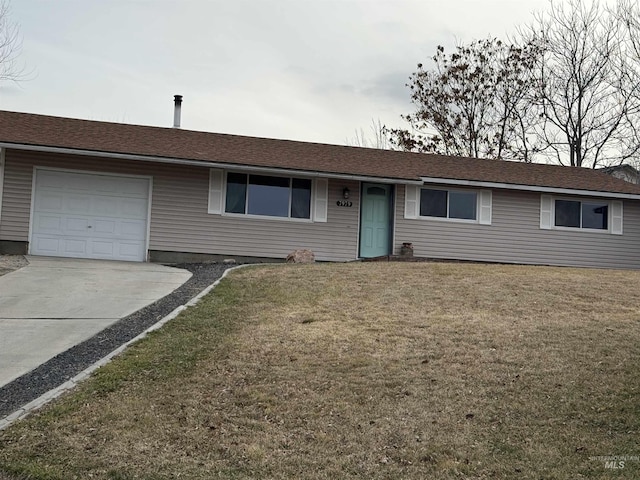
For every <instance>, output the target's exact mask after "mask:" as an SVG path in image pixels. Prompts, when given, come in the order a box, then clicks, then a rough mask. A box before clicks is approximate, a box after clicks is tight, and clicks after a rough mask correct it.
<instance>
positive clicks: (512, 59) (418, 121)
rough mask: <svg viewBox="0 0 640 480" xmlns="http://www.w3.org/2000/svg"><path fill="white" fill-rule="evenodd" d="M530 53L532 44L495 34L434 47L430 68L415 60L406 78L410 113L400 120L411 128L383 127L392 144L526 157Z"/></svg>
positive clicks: (529, 120) (532, 149) (528, 149)
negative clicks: (511, 42) (516, 42)
mask: <svg viewBox="0 0 640 480" xmlns="http://www.w3.org/2000/svg"><path fill="white" fill-rule="evenodd" d="M535 55H536V50H535V48H534V45H533V44H532V45H527V46H525V47H521V46H517V45H507V44H505V43H503V42H502V41H501V40H498V39H495V38H489V39H486V40H477V41H474V42H472V43H470V44H469V45H459V46H458V47H456V50H455V51H454V52H453V53H451V54H447V53H445V50H444V48H443V47H442V46H439V47H438V48H437V52H436V54H435V55H434V56H433V57H432V60H433V68H425V67H424V66H423V65H422V64H418V70H417V71H416V72H415V73H413V74H412V75H411V77H410V78H409V79H410V83H409V84H408V86H409V88H410V89H411V99H412V102H413V103H414V105H415V106H416V111H415V112H413V113H411V114H409V115H405V116H404V117H403V118H404V119H405V120H407V121H408V122H409V124H410V125H411V129H412V130H411V131H409V130H403V129H390V130H388V133H389V134H390V136H391V140H392V142H393V143H394V144H395V145H396V146H398V147H399V148H401V149H404V150H411V151H422V152H436V153H443V154H448V155H460V156H468V157H492V158H508V159H517V160H524V161H531V159H532V157H533V154H534V153H535V151H536V147H535V146H534V145H533V144H532V143H531V139H532V136H531V132H532V128H531V124H532V122H534V121H536V119H537V116H536V115H535V112H534V111H533V110H532V109H531V108H529V107H527V105H526V102H527V98H528V97H529V95H530V91H531V87H532V78H531V69H532V66H533V64H534V57H535Z"/></svg>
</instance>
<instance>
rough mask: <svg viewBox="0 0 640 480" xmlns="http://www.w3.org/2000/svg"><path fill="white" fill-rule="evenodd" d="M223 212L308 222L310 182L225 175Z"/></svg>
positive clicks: (245, 175) (259, 176) (283, 178)
mask: <svg viewBox="0 0 640 480" xmlns="http://www.w3.org/2000/svg"><path fill="white" fill-rule="evenodd" d="M225 212H226V213H239V214H248V215H264V216H269V217H285V218H286V217H289V218H302V219H308V218H311V180H308V179H302V178H289V177H271V176H266V175H248V174H246V173H232V172H229V173H228V174H227V194H226V202H225Z"/></svg>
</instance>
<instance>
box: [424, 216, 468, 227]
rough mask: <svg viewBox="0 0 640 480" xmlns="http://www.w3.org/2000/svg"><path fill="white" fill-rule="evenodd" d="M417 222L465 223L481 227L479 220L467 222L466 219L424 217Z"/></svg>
mask: <svg viewBox="0 0 640 480" xmlns="http://www.w3.org/2000/svg"><path fill="white" fill-rule="evenodd" d="M417 220H432V221H434V222H446V223H463V224H467V225H480V222H479V221H478V220H466V219H464V218H444V217H422V216H419V217H418V218H417Z"/></svg>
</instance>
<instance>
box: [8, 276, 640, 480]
mask: <svg viewBox="0 0 640 480" xmlns="http://www.w3.org/2000/svg"><path fill="white" fill-rule="evenodd" d="M639 327H640V272H634V271H629V272H623V271H611V270H589V269H570V268H547V267H524V266H496V265H470V264H445V263H436V264H430V263H355V264H316V265H307V266H299V265H298V266H296V265H275V266H260V267H250V268H245V269H241V270H238V271H236V272H233V273H232V274H230V276H229V277H227V279H225V280H224V281H223V282H222V283H221V285H220V286H219V287H218V288H217V289H216V290H214V292H213V293H212V294H210V295H209V296H207V297H206V298H205V299H204V300H203V301H202V302H201V303H199V304H198V305H197V306H196V307H194V308H191V309H189V310H187V311H186V313H184V314H183V315H181V316H180V317H178V318H177V319H175V320H173V321H172V322H170V323H169V324H168V325H166V326H165V327H164V328H163V329H162V330H161V331H159V332H155V333H154V334H152V335H150V336H149V337H148V338H147V339H145V340H144V341H142V342H140V343H138V344H136V345H135V346H134V347H132V348H130V349H129V350H128V351H127V352H126V353H125V354H124V355H122V356H121V357H119V358H118V359H116V360H115V361H114V362H112V363H111V364H109V365H108V366H106V367H104V368H102V369H100V370H99V371H98V372H97V373H96V374H95V375H94V377H93V378H92V379H91V380H89V381H87V382H85V383H83V384H82V385H81V387H80V388H79V389H77V390H76V391H74V392H73V393H72V394H69V395H66V396H65V397H64V398H62V399H59V400H58V401H56V402H54V403H53V404H52V405H50V406H48V407H45V408H44V409H42V410H41V411H39V412H38V413H37V414H34V415H32V416H31V417H30V418H28V419H27V420H26V421H23V422H20V423H18V424H16V425H14V426H13V427H11V428H9V429H7V430H4V431H2V432H0V472H2V473H0V479H3V480H4V478H3V474H4V475H5V476H6V478H8V479H12V480H13V479H60V480H69V479H73V478H78V479H88V478H92V479H111V480H125V479H138V478H139V479H169V478H186V479H211V478H296V479H316V478H326V479H344V478H372V479H378V478H379V479H383V478H384V479H387V478H407V479H440V478H496V479H511V478H531V479H542V478H545V479H547V478H558V479H574V478H640V458H638V457H640V396H639V393H640V368H639V365H640V362H639V360H640V328H639ZM604 456H618V457H621V456H627V457H628V458H617V459H615V465H614V463H613V462H614V460H613V459H609V460H607V459H605V458H595V457H604ZM634 457H635V458H634ZM607 462H609V463H607ZM620 462H623V463H622V464H620ZM614 466H616V467H623V468H615V469H614V468H612V467H614Z"/></svg>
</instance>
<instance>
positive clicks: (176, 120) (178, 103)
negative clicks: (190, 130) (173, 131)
mask: <svg viewBox="0 0 640 480" xmlns="http://www.w3.org/2000/svg"><path fill="white" fill-rule="evenodd" d="M173 103H174V109H173V128H180V115H181V113H182V95H174V96H173Z"/></svg>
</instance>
